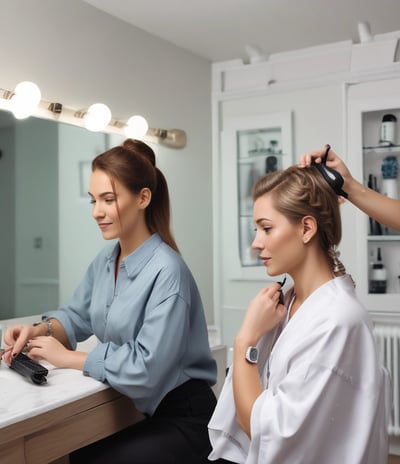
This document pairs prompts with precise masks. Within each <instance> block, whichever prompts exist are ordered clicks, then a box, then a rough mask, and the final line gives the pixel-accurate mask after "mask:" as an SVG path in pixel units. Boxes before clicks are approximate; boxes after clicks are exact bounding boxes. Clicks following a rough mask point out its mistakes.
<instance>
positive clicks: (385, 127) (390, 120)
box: [379, 114, 397, 146]
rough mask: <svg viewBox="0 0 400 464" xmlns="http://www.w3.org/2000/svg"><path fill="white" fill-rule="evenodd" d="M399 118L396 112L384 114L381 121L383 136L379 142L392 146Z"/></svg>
mask: <svg viewBox="0 0 400 464" xmlns="http://www.w3.org/2000/svg"><path fill="white" fill-rule="evenodd" d="M396 123H397V118H396V116H395V115H394V114H384V115H383V118H382V123H381V137H380V140H379V144H380V145H382V146H390V145H394V143H395V135H396Z"/></svg>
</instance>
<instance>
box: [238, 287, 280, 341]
mask: <svg viewBox="0 0 400 464" xmlns="http://www.w3.org/2000/svg"><path fill="white" fill-rule="evenodd" d="M281 291H282V290H281V285H280V284H279V283H274V284H272V285H271V286H270V287H267V288H264V289H262V290H261V291H260V292H259V293H258V294H257V295H256V296H255V297H254V298H253V299H252V300H251V301H250V303H249V305H248V307H247V311H246V315H245V317H244V320H243V322H242V326H241V327H240V329H239V332H238V333H237V335H236V340H242V341H245V344H246V345H256V344H257V342H258V341H259V339H260V338H261V337H262V336H263V335H264V334H266V333H267V332H269V331H270V330H272V329H273V328H275V327H276V326H277V325H278V324H279V322H280V321H281V320H282V319H283V318H284V316H285V314H286V308H285V306H284V305H282V304H280V303H279V296H280V294H281Z"/></svg>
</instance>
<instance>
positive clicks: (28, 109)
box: [11, 81, 42, 119]
mask: <svg viewBox="0 0 400 464" xmlns="http://www.w3.org/2000/svg"><path fill="white" fill-rule="evenodd" d="M41 98H42V94H41V92H40V89H39V87H38V86H37V85H36V84H35V83H33V82H29V81H24V82H20V83H19V84H18V85H17V86H16V87H15V90H14V95H13V96H12V97H11V111H12V113H13V115H14V116H15V117H16V118H17V119H24V118H27V117H29V116H31V115H32V114H33V112H34V111H35V109H36V107H37V106H38V105H39V103H40V99H41Z"/></svg>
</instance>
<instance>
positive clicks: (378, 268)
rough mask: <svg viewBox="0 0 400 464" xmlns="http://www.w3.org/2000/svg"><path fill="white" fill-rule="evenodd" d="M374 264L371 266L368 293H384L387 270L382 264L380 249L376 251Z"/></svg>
mask: <svg viewBox="0 0 400 464" xmlns="http://www.w3.org/2000/svg"><path fill="white" fill-rule="evenodd" d="M377 251H378V252H377V259H376V262H374V264H373V265H372V269H371V278H370V281H369V293H386V286H387V270H386V267H385V266H384V264H383V262H382V256H381V249H380V248H378V250H377Z"/></svg>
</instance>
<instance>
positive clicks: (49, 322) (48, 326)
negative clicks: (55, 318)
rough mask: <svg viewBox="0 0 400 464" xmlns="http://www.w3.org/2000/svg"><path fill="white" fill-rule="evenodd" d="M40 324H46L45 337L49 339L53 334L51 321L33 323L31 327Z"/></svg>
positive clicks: (44, 320)
mask: <svg viewBox="0 0 400 464" xmlns="http://www.w3.org/2000/svg"><path fill="white" fill-rule="evenodd" d="M40 324H47V334H46V335H47V336H48V337H51V336H52V335H53V333H54V331H53V324H52V323H51V319H43V320H42V321H40V322H35V323H34V324H33V326H34V327H36V326H38V325H40Z"/></svg>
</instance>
